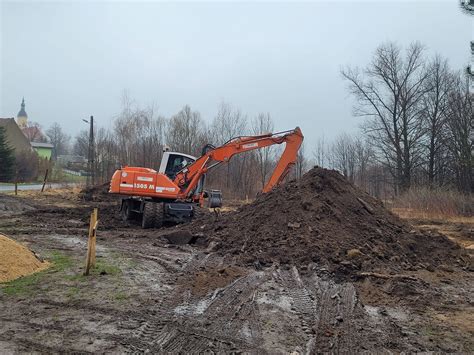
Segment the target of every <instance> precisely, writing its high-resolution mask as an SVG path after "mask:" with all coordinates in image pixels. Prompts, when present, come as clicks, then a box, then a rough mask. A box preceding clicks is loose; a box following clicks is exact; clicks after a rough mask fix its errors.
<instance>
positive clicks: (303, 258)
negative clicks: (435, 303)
mask: <svg viewBox="0 0 474 355" xmlns="http://www.w3.org/2000/svg"><path fill="white" fill-rule="evenodd" d="M193 225H194V226H195V229H196V227H197V229H199V230H201V231H202V232H203V233H204V234H205V235H206V236H207V237H208V239H209V242H210V244H211V243H212V248H213V250H214V251H217V252H218V253H220V254H223V255H228V256H231V257H232V258H233V259H234V260H235V261H236V262H237V263H238V264H244V265H255V266H257V267H261V266H270V265H272V264H274V263H277V264H292V265H296V266H298V268H300V269H301V270H303V271H304V270H307V269H308V268H313V267H316V266H317V267H318V268H325V269H327V270H328V271H329V272H332V273H334V274H335V276H336V277H337V278H340V279H354V278H356V277H358V276H357V275H359V276H360V275H361V274H362V273H363V272H378V273H384V274H390V273H400V272H403V271H406V270H416V269H422V268H423V269H428V270H430V271H434V270H435V269H436V268H437V267H438V266H440V265H443V264H446V265H453V264H456V266H466V265H467V263H468V262H469V257H467V256H466V255H465V253H464V252H463V251H462V249H461V248H460V247H459V246H458V245H457V244H455V243H453V242H451V241H450V240H449V239H448V238H446V237H445V236H443V235H440V234H436V233H423V232H421V231H418V230H414V229H412V227H410V226H409V225H407V224H405V223H404V222H403V221H401V220H400V219H399V218H398V217H396V216H395V215H393V214H392V213H391V212H389V211H388V210H386V209H385V208H384V206H383V204H382V203H381V202H380V201H378V200H376V199H374V198H372V197H371V196H369V195H368V194H367V193H365V192H363V191H361V190H360V189H358V188H357V187H355V186H354V185H352V184H351V183H349V182H348V181H347V180H346V179H345V178H344V177H343V176H342V175H340V174H339V173H338V172H336V171H331V170H326V169H322V168H318V167H315V168H313V169H312V170H310V171H309V172H308V173H307V174H305V175H304V176H303V177H302V179H301V180H300V181H298V182H296V181H291V182H289V183H287V184H285V185H282V186H280V187H278V188H276V189H275V190H273V191H272V192H270V193H267V194H264V195H261V196H259V197H258V198H257V199H256V200H255V201H254V202H253V203H251V204H249V205H245V206H242V207H241V208H240V209H239V210H238V211H236V212H233V213H229V214H226V215H224V216H221V218H220V219H219V220H217V221H213V220H212V219H209V218H208V219H206V220H201V221H196V222H194V223H193ZM196 225H197V226H196ZM195 229H194V230H195Z"/></svg>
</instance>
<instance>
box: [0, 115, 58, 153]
mask: <svg viewBox="0 0 474 355" xmlns="http://www.w3.org/2000/svg"><path fill="white" fill-rule="evenodd" d="M0 127H4V128H5V131H6V135H7V142H8V144H9V145H10V147H12V148H13V149H15V156H18V154H20V153H21V152H24V151H31V150H34V151H35V152H36V153H37V154H38V156H39V157H41V158H46V159H51V153H52V151H53V145H52V144H51V143H40V142H30V141H29V140H28V138H27V137H26V136H25V135H24V133H23V132H22V130H21V129H20V127H18V125H17V123H16V122H15V119H14V118H0Z"/></svg>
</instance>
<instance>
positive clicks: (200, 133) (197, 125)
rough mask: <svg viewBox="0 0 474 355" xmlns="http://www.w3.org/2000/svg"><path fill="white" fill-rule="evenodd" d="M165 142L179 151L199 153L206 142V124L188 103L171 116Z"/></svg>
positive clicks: (196, 154) (198, 154)
mask: <svg viewBox="0 0 474 355" xmlns="http://www.w3.org/2000/svg"><path fill="white" fill-rule="evenodd" d="M166 132H167V133H166V142H167V144H168V145H169V146H170V148H171V149H172V150H176V151H178V152H181V153H187V154H192V155H195V156H200V155H201V150H202V148H203V146H204V145H205V144H206V140H207V139H206V124H205V122H204V121H203V120H202V119H201V114H200V113H199V112H198V111H192V110H191V107H189V106H188V105H186V106H184V107H183V108H182V110H181V111H179V112H178V113H177V114H176V115H174V116H173V117H171V119H170V121H169V122H168V129H167V131H166Z"/></svg>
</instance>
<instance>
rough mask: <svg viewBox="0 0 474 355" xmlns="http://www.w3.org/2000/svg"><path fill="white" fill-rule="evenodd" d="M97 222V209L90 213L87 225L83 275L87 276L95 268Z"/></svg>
mask: <svg viewBox="0 0 474 355" xmlns="http://www.w3.org/2000/svg"><path fill="white" fill-rule="evenodd" d="M98 224H99V220H98V219H97V208H94V211H93V212H92V213H91V220H90V223H89V239H88V241H87V257H86V269H85V270H84V275H85V276H87V275H89V271H90V269H91V267H95V243H96V236H97V225H98Z"/></svg>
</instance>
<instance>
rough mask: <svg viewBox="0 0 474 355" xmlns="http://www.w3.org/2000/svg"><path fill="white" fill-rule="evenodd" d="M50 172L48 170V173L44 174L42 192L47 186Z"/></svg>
mask: <svg viewBox="0 0 474 355" xmlns="http://www.w3.org/2000/svg"><path fill="white" fill-rule="evenodd" d="M48 170H49V169H46V172H45V173H44V179H43V186H42V187H41V192H43V191H44V185H46V180H48Z"/></svg>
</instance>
